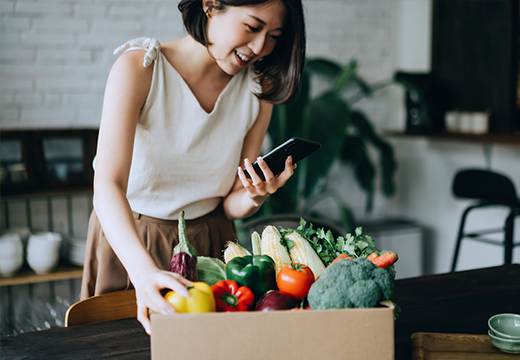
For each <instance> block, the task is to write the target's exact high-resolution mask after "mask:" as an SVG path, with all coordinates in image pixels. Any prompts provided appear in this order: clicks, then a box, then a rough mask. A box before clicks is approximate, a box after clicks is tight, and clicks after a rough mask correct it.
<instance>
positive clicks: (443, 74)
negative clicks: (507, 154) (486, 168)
mask: <svg viewBox="0 0 520 360" xmlns="http://www.w3.org/2000/svg"><path fill="white" fill-rule="evenodd" d="M518 3H519V2H518V0H493V1H482V0H467V1H447V0H434V3H433V4H434V8H433V39H432V40H433V41H432V70H433V72H434V73H435V74H436V75H437V76H438V77H439V79H440V80H441V81H442V82H443V83H444V84H445V85H446V86H447V88H448V89H449V91H448V92H447V93H446V95H447V99H446V100H447V103H448V104H449V105H450V108H451V109H452V110H460V111H486V110H490V111H491V116H490V132H492V133H511V132H514V131H515V130H518V127H519V124H518V113H517V107H516V89H517V81H518V80H517V79H518V46H519V45H518V42H519V30H518V22H519V5H518Z"/></svg>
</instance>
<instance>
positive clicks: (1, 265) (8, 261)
mask: <svg viewBox="0 0 520 360" xmlns="http://www.w3.org/2000/svg"><path fill="white" fill-rule="evenodd" d="M22 265H23V255H22V254H19V255H17V256H13V257H10V258H0V275H1V276H3V277H11V276H13V275H14V274H16V273H17V272H18V270H20V268H21V267H22Z"/></svg>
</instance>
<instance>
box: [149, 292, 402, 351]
mask: <svg viewBox="0 0 520 360" xmlns="http://www.w3.org/2000/svg"><path fill="white" fill-rule="evenodd" d="M381 304H382V305H384V306H383V307H376V308H371V309H343V310H325V311H316V310H308V311H273V312H256V311H250V312H240V313H208V314H173V315H161V314H152V315H151V320H152V336H151V352H152V359H153V360H163V359H177V360H181V359H182V360H187V359H197V360H201V359H225V360H232V359H237V360H238V359H240V360H246V359H247V360H249V359H261V360H278V359H283V360H290V359H294V360H303V359H330V360H332V359H334V360H336V359H363V360H371V359H374V360H392V359H394V306H393V304H392V303H391V302H389V301H385V302H382V303H381Z"/></svg>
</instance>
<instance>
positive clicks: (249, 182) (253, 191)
mask: <svg viewBox="0 0 520 360" xmlns="http://www.w3.org/2000/svg"><path fill="white" fill-rule="evenodd" d="M257 163H258V166H260V169H261V170H262V172H263V174H264V178H265V181H262V179H260V177H259V176H258V174H257V173H256V172H255V170H254V168H253V165H252V164H251V161H249V159H247V158H246V159H244V166H245V168H246V170H247V172H248V173H249V175H250V177H251V178H250V179H248V178H247V177H246V175H245V174H244V170H242V167H240V166H239V167H238V177H239V178H240V181H241V182H242V185H243V186H244V188H245V189H246V191H247V195H248V196H249V197H250V198H251V200H252V201H253V202H254V203H255V205H256V206H259V205H261V204H262V203H263V202H264V200H265V199H267V197H268V196H269V195H271V194H274V193H275V192H276V190H278V189H279V188H281V187H282V186H284V184H285V183H286V182H287V180H289V178H290V177H291V176H292V175H293V170H294V169H295V168H296V164H293V163H292V157H291V156H289V157H287V159H286V160H285V169H284V171H283V172H281V173H280V174H278V175H276V176H275V175H274V174H273V172H272V171H271V169H269V166H267V163H266V162H265V160H264V159H262V158H261V157H259V158H258V159H257Z"/></svg>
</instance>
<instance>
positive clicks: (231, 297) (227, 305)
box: [211, 280, 255, 311]
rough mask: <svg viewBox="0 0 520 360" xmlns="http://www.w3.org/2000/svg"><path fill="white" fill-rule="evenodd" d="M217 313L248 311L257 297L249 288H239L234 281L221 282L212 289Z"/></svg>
mask: <svg viewBox="0 0 520 360" xmlns="http://www.w3.org/2000/svg"><path fill="white" fill-rule="evenodd" d="M211 290H213V296H214V297H215V305H216V308H217V311H247V310H249V309H251V307H252V306H253V304H254V302H255V296H254V295H253V292H252V291H251V289H249V288H248V287H247V286H241V287H238V284H237V283H236V282H235V281H233V280H220V281H218V282H217V283H216V284H215V285H213V286H212V287H211Z"/></svg>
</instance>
